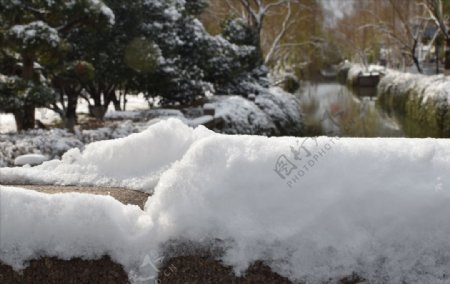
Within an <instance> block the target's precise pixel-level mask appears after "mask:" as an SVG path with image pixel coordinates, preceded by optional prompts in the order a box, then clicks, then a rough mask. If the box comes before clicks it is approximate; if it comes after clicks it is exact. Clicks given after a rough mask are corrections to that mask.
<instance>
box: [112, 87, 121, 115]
mask: <svg viewBox="0 0 450 284" xmlns="http://www.w3.org/2000/svg"><path fill="white" fill-rule="evenodd" d="M110 96H111V101H112V103H113V104H114V109H115V110H116V111H121V110H122V108H121V106H120V99H118V98H117V96H116V92H115V91H112V92H111V94H110Z"/></svg>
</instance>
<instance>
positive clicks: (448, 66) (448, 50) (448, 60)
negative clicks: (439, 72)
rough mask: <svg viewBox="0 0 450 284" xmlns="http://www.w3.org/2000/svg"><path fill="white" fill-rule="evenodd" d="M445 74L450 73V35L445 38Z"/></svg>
mask: <svg viewBox="0 0 450 284" xmlns="http://www.w3.org/2000/svg"><path fill="white" fill-rule="evenodd" d="M444 70H445V71H444V74H445V76H448V75H450V37H446V39H445V63H444Z"/></svg>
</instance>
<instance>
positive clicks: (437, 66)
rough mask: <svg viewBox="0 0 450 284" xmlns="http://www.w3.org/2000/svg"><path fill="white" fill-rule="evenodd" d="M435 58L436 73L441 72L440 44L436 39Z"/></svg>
mask: <svg viewBox="0 0 450 284" xmlns="http://www.w3.org/2000/svg"><path fill="white" fill-rule="evenodd" d="M434 58H435V60H436V74H439V44H438V43H437V41H436V46H435V47H434Z"/></svg>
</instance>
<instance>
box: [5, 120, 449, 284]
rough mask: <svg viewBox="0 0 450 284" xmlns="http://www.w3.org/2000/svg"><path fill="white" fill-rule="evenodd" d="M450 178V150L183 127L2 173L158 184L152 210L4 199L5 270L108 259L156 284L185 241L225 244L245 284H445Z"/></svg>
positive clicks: (414, 143)
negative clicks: (263, 274) (263, 277)
mask: <svg viewBox="0 0 450 284" xmlns="http://www.w3.org/2000/svg"><path fill="white" fill-rule="evenodd" d="M302 147H305V149H307V150H308V151H309V153H310V155H309V156H308V152H307V151H306V150H305V151H301V149H303V148H302ZM292 148H294V149H295V150H296V151H294V152H292ZM296 153H297V154H298V155H300V157H298V158H302V159H301V160H300V159H296ZM449 172H450V141H448V140H436V139H426V140H423V139H422V140H420V139H381V138H380V139H351V138H345V139H344V138H343V139H337V138H329V137H319V138H317V139H311V138H307V139H299V138H294V137H283V138H267V137H261V136H253V137H252V136H238V135H222V134H217V133H214V132H212V131H208V130H207V129H205V128H204V127H199V128H197V129H195V130H194V129H191V128H189V127H187V126H186V125H184V124H183V123H181V122H180V121H179V120H174V119H170V120H167V121H163V122H160V123H157V124H154V125H153V126H151V127H150V128H149V129H148V130H147V131H145V132H143V133H139V134H134V135H131V136H129V137H127V138H123V139H118V140H113V141H105V142H97V143H93V144H91V145H89V146H88V147H87V148H86V150H85V151H84V152H83V153H79V152H78V151H77V150H73V151H71V152H70V153H69V154H67V155H66V156H65V157H64V158H63V160H62V161H51V162H46V163H44V164H43V165H41V166H38V167H35V168H15V169H0V183H2V182H5V181H6V182H8V181H9V180H11V179H13V180H16V181H25V180H34V181H41V182H57V181H58V180H59V181H60V182H64V181H71V182H73V183H75V182H78V183H84V182H85V181H86V180H87V179H88V178H89V176H90V177H91V178H93V176H95V175H96V176H97V177H96V179H92V181H94V180H95V181H96V182H95V183H96V184H103V183H104V182H105V180H116V181H121V182H122V185H124V186H127V185H128V186H130V187H134V186H135V185H137V184H140V185H141V186H143V185H145V184H147V185H149V183H147V182H148V181H151V180H152V179H153V182H154V185H156V187H155V188H154V195H153V196H152V197H150V198H149V200H148V201H147V203H146V206H145V209H144V210H141V209H139V207H137V206H131V205H128V206H127V205H123V204H121V203H119V202H118V201H115V200H114V199H113V198H112V197H109V196H91V195H83V194H76V193H72V194H56V195H47V194H42V193H37V192H32V191H25V190H21V189H17V188H6V187H1V186H0V195H1V202H2V206H1V207H0V224H1V230H0V239H1V242H0V261H2V262H3V263H6V264H9V265H13V266H14V267H15V268H22V267H23V265H24V264H25V263H26V261H27V260H30V259H33V258H39V257H41V256H55V257H58V258H61V259H69V258H72V257H82V258H85V259H93V258H99V257H100V256H102V255H104V254H107V255H110V256H111V258H112V259H113V260H114V261H116V262H117V263H120V264H122V265H123V266H124V267H125V269H126V270H127V271H128V273H129V275H130V280H131V281H134V283H139V282H138V280H139V279H147V280H148V279H154V277H155V274H157V272H158V271H157V269H156V268H155V266H158V265H160V261H159V260H160V259H161V256H163V255H164V251H163V250H162V248H163V247H164V245H165V244H167V243H168V242H170V240H172V241H186V242H193V243H195V244H200V245H203V246H208V245H209V244H212V243H214V244H215V245H216V246H220V248H221V250H218V251H223V254H219V255H217V256H216V257H218V258H220V259H221V260H222V261H223V263H224V264H226V265H232V266H233V267H234V268H235V271H237V272H243V271H245V269H246V268H247V267H248V265H249V264H251V263H252V262H254V261H256V260H262V261H263V262H264V263H266V264H267V265H269V266H270V267H271V268H272V269H273V270H274V271H275V272H278V273H280V274H281V275H284V276H286V277H289V279H291V280H293V281H297V282H300V283H336V282H337V279H340V278H342V277H343V276H348V275H352V274H353V273H356V274H358V275H360V276H361V277H363V278H365V279H366V280H367V282H368V283H446V282H447V281H448V275H449V274H450V247H449V245H448V243H449V240H448V238H449V237H448V236H449V235H450V222H448V216H449V215H450V207H449V206H448V204H449V202H450V176H449V175H448V173H449ZM80 178H81V179H80ZM214 240H221V242H214ZM177 273H183V272H181V271H179V272H177Z"/></svg>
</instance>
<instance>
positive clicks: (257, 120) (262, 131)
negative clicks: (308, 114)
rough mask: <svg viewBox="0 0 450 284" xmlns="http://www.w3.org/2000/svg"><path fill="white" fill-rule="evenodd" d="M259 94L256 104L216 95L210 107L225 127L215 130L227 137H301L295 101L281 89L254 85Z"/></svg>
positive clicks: (301, 119) (301, 120)
mask: <svg viewBox="0 0 450 284" xmlns="http://www.w3.org/2000/svg"><path fill="white" fill-rule="evenodd" d="M252 88H254V89H257V90H259V92H260V94H259V95H257V96H255V97H254V100H255V101H254V102H253V101H251V100H247V99H245V98H242V97H239V96H215V97H213V98H212V100H211V103H210V104H209V106H211V107H213V108H214V109H215V110H216V117H219V118H221V119H222V120H223V124H221V125H219V126H217V127H214V128H213V129H214V130H215V131H217V132H221V133H227V134H253V135H268V136H282V135H292V136H299V135H302V133H303V117H302V115H301V110H300V105H299V103H298V101H297V100H296V98H295V97H294V96H293V95H292V94H289V93H286V92H284V91H283V90H281V89H280V88H271V89H265V88H263V87H260V86H259V87H258V86H255V85H253V86H252Z"/></svg>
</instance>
